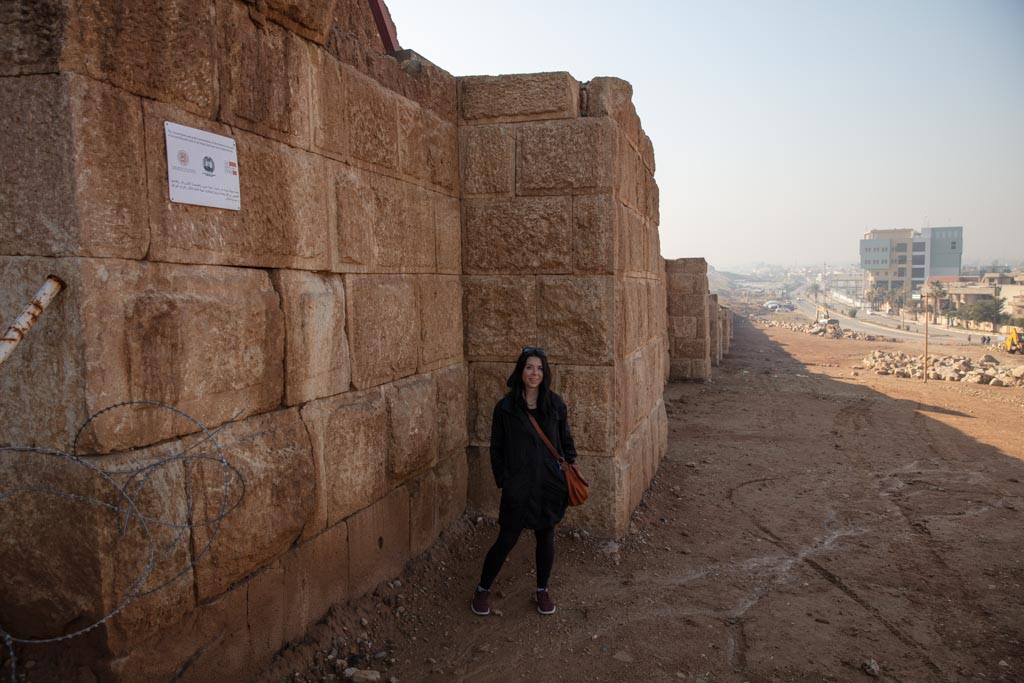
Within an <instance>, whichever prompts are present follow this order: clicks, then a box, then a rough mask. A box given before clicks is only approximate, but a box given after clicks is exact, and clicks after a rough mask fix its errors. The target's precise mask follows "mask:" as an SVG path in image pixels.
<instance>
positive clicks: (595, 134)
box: [516, 118, 616, 195]
mask: <svg viewBox="0 0 1024 683" xmlns="http://www.w3.org/2000/svg"><path fill="white" fill-rule="evenodd" d="M615 156H616V145H615V124H614V123H612V122H611V121H610V120H608V119H590V118H584V119H570V120H567V121H545V122H541V123H527V124H523V125H522V126H520V127H519V128H518V156H517V159H516V193H517V194H521V195H526V194H566V193H569V192H573V191H576V190H594V189H611V187H612V185H613V182H614V180H615V178H614V176H615V173H614V169H615Z"/></svg>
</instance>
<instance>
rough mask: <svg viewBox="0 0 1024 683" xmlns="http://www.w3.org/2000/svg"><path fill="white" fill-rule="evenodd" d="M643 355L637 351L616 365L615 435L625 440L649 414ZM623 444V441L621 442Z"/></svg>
mask: <svg viewBox="0 0 1024 683" xmlns="http://www.w3.org/2000/svg"><path fill="white" fill-rule="evenodd" d="M643 373H644V370H643V354H642V353H641V352H640V351H635V352H633V353H632V354H630V355H628V356H626V357H625V358H623V359H621V360H619V361H617V362H616V364H615V404H616V405H617V406H618V410H617V411H616V413H615V434H616V436H617V438H618V439H620V440H621V439H623V438H624V437H625V436H626V435H628V434H631V433H632V432H633V430H634V429H636V426H637V425H638V424H640V420H641V419H643V417H644V416H645V415H646V414H647V411H646V410H644V406H643V402H644V384H643V382H644V377H643ZM620 443H621V441H620Z"/></svg>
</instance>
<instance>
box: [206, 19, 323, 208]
mask: <svg viewBox="0 0 1024 683" xmlns="http://www.w3.org/2000/svg"><path fill="white" fill-rule="evenodd" d="M217 24H218V29H219V31H218V36H219V46H220V63H219V69H218V77H219V84H220V92H221V102H220V118H221V120H222V121H224V122H225V123H229V124H231V125H234V126H238V127H239V128H244V129H246V130H249V131H252V132H254V133H257V134H259V135H261V136H266V137H270V138H273V139H275V140H280V141H281V142H286V143H288V144H289V145H291V146H293V147H299V148H303V149H309V148H310V146H311V144H310V143H311V140H310V137H311V136H310V126H309V122H310V115H309V113H310V99H311V98H310V56H309V52H310V51H309V50H308V49H307V47H306V44H305V42H304V41H303V40H302V39H301V38H299V37H298V36H296V35H295V34H294V33H292V32H291V31H288V30H286V29H283V28H280V27H278V26H274V25H273V24H267V23H264V24H263V25H262V26H260V25H258V24H257V23H256V22H254V21H252V20H250V18H249V11H248V9H247V8H246V6H245V5H243V4H241V3H237V2H234V1H233V0H218V2H217ZM239 157H240V160H241V159H242V158H244V157H242V155H241V154H240V155H239ZM243 163H244V162H243ZM240 166H242V164H240ZM241 177H242V178H243V179H244V178H245V167H244V166H242V174H241ZM242 197H243V200H242V201H243V202H244V201H245V199H244V197H245V190H244V189H243V191H242Z"/></svg>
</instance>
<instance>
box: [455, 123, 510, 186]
mask: <svg viewBox="0 0 1024 683" xmlns="http://www.w3.org/2000/svg"><path fill="white" fill-rule="evenodd" d="M460 133H461V136H462V139H461V151H462V178H463V183H462V190H463V193H464V195H466V196H469V195H474V194H501V195H509V196H510V195H512V194H513V193H514V192H515V173H516V137H515V128H514V126H509V125H493V126H464V127H463V128H462V129H461V131H460Z"/></svg>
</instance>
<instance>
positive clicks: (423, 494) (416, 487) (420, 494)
mask: <svg viewBox="0 0 1024 683" xmlns="http://www.w3.org/2000/svg"><path fill="white" fill-rule="evenodd" d="M405 488H407V489H408V490H409V551H410V553H411V554H412V556H413V557H415V556H416V555H419V554H420V553H422V552H424V551H426V550H427V548H429V547H430V544H431V543H433V542H434V540H436V539H437V535H438V533H440V529H439V528H438V525H437V504H438V502H439V498H438V493H437V477H436V476H435V475H434V472H433V470H430V471H428V472H426V473H425V474H423V475H422V476H420V477H418V478H416V479H413V480H412V481H410V482H408V483H407V484H406V485H405Z"/></svg>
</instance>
